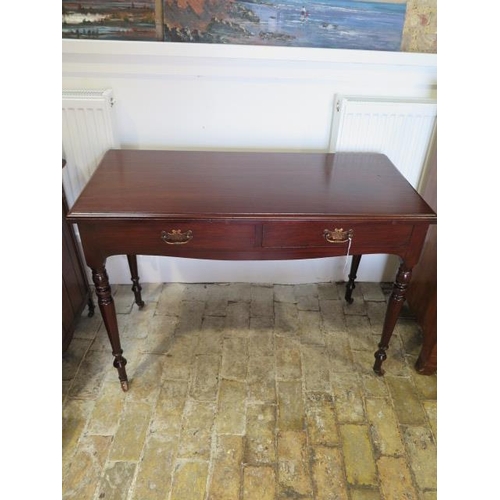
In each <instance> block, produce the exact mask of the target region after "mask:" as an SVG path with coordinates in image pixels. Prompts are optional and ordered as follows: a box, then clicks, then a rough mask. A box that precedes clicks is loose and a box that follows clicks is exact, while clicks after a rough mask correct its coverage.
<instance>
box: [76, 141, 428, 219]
mask: <svg viewBox="0 0 500 500" xmlns="http://www.w3.org/2000/svg"><path fill="white" fill-rule="evenodd" d="M103 200H106V203H103ZM296 215H300V216H302V215H305V216H307V218H308V219H313V218H315V217H320V218H324V217H325V216H327V217H340V218H343V219H348V220H350V221H354V220H361V221H365V220H367V218H368V219H369V220H376V219H377V218H382V219H383V220H386V219H387V217H389V216H390V217H391V219H392V220H394V221H406V220H408V221H411V222H412V223H414V222H415V221H417V220H420V221H421V222H432V221H433V220H434V212H433V211H432V210H431V209H430V208H429V206H428V205H427V204H426V203H425V202H424V201H423V200H422V198H421V197H420V196H419V195H418V194H417V193H416V192H415V191H414V190H413V188H411V186H410V185H409V184H408V182H407V181H406V179H405V178H404V177H403V176H402V175H401V174H400V173H399V171H398V170H397V169H396V168H395V167H394V165H392V163H391V162H390V161H389V160H388V158H387V157H386V156H384V155H374V154H369V153H336V154H322V153H321V154H320V153H318V154H313V153H232V152H209V153H208V152H200V151H198V152H185V151H169V152H168V153H167V154H166V152H165V151H137V150H112V151H109V152H108V153H107V154H106V156H105V157H104V159H103V161H102V163H101V166H100V168H99V169H97V170H96V172H95V173H94V175H93V176H92V178H91V179H90V181H89V183H88V185H87V186H86V188H85V189H84V191H83V193H82V195H81V196H80V198H79V199H78V200H77V202H76V203H75V205H74V206H73V208H72V211H71V219H72V220H74V221H77V220H79V219H85V220H88V219H90V218H93V217H95V218H98V219H101V220H102V219H104V218H105V219H119V220H124V219H141V218H147V219H148V220H151V219H163V218H165V217H167V218H193V217H194V218H196V219H217V218H223V219H226V218H228V217H234V218H238V219H242V218H246V217H254V216H257V217H259V218H267V217H269V218H277V217H279V218H281V217H284V218H293V217H295V216H296Z"/></svg>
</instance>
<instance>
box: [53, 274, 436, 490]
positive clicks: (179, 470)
mask: <svg viewBox="0 0 500 500" xmlns="http://www.w3.org/2000/svg"><path fill="white" fill-rule="evenodd" d="M390 290H391V286H390V285H387V284H383V283H382V284H376V283H358V284H357V287H356V289H355V291H354V294H353V296H354V298H355V301H354V303H353V304H352V305H348V304H346V303H345V301H344V300H343V299H342V297H343V293H344V285H343V284H330V283H328V284H306V285H257V284H255V285H252V284H145V285H143V298H144V300H145V302H146V306H145V307H144V309H142V310H139V309H138V308H137V306H136V305H135V304H133V293H132V292H131V291H130V286H128V285H127V286H125V285H119V286H115V287H114V288H113V291H114V299H115V305H116V308H117V313H118V323H119V327H120V332H121V338H122V347H123V349H124V356H125V358H127V360H128V365H127V371H128V375H129V380H130V390H129V391H128V392H127V393H124V392H122V391H121V389H120V384H119V382H118V377H117V372H116V370H115V369H114V368H113V366H112V359H113V358H112V355H111V349H110V346H109V342H108V339H107V336H106V331H105V328H104V326H103V324H102V319H101V315H100V313H99V310H98V308H97V307H96V312H95V315H94V317H92V318H88V317H87V316H86V312H84V314H83V315H82V318H81V320H80V321H79V324H78V326H77V330H76V331H75V335H74V338H73V341H72V343H71V345H70V347H69V349H68V351H67V352H66V353H65V354H64V355H63V361H62V368H63V369H62V374H63V381H62V387H63V403H62V433H63V434H62V436H63V437H62V442H63V450H62V467H63V470H62V477H63V485H62V498H63V499H65V500H66V499H77V500H86V499H89V500H100V499H104V500H150V499H151V500H153V499H155V500H156V499H162V500H226V499H227V500H271V499H280V500H281V499H283V500H284V499H305V500H307V499H309V500H312V499H315V500H326V499H329V500H434V499H436V498H437V494H436V489H437V479H436V477H437V476H436V467H437V465H436V463H437V461H436V427H437V425H436V411H437V406H436V398H437V383H436V380H437V377H436V376H422V375H418V374H417V373H416V372H415V370H414V368H413V366H414V363H415V361H416V359H417V356H418V353H419V349H420V344H421V331H420V329H419V327H418V326H417V324H416V323H415V321H414V318H412V316H411V313H410V312H409V311H408V309H407V308H406V306H405V308H404V310H403V314H402V315H401V318H400V319H399V321H398V324H397V326H396V329H395V332H394V335H393V338H392V341H391V346H390V349H389V351H388V359H387V360H386V361H385V363H384V368H385V370H386V374H385V376H384V377H378V376H376V375H375V374H374V373H373V371H372V365H373V359H374V358H373V353H374V352H375V350H376V348H377V343H378V341H379V337H380V332H381V328H382V321H383V314H384V311H385V306H386V300H387V298H388V295H389V293H390Z"/></svg>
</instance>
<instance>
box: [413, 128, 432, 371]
mask: <svg viewBox="0 0 500 500" xmlns="http://www.w3.org/2000/svg"><path fill="white" fill-rule="evenodd" d="M420 191H421V192H420V194H421V196H422V198H424V200H425V201H426V202H427V203H428V204H429V205H430V206H431V207H432V209H433V210H434V211H437V139H436V136H435V137H434V140H433V143H432V145H431V149H430V151H429V158H428V166H427V169H426V175H425V177H424V179H423V183H422V187H421V190H420ZM407 299H408V305H409V307H410V309H411V310H412V311H413V313H414V314H415V316H416V317H417V321H418V323H419V325H420V327H421V328H422V331H423V342H422V348H421V350H420V355H419V357H418V360H417V363H416V365H415V368H416V370H417V371H418V372H419V373H421V374H422V375H432V374H434V373H436V371H437V226H435V225H433V226H431V227H429V231H428V233H427V237H426V239H425V243H424V247H423V250H422V255H421V256H420V260H419V262H418V264H417V265H416V266H415V268H414V270H413V277H412V280H411V283H410V286H409V288H408V293H407Z"/></svg>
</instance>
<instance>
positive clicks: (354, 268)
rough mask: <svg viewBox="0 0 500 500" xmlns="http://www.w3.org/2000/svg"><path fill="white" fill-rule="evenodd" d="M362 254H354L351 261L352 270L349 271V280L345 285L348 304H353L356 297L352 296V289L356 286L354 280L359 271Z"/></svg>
mask: <svg viewBox="0 0 500 500" xmlns="http://www.w3.org/2000/svg"><path fill="white" fill-rule="evenodd" d="M361 257H362V256H361V255H353V256H352V262H351V271H350V272H349V281H348V282H347V285H346V287H345V300H346V302H347V303H348V304H352V303H353V302H354V299H353V298H352V291H353V290H354V289H355V288H356V285H355V284H354V281H355V279H356V275H357V272H358V267H359V263H360V261H361Z"/></svg>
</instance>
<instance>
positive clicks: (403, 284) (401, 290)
mask: <svg viewBox="0 0 500 500" xmlns="http://www.w3.org/2000/svg"><path fill="white" fill-rule="evenodd" d="M410 278H411V269H410V268H407V267H406V264H405V263H404V262H403V263H401V265H400V266H399V270H398V273H397V275H396V280H395V282H394V286H393V288H392V294H391V296H390V298H389V304H388V305H387V311H386V313H385V320H384V327H383V329H382V338H381V340H380V343H379V344H378V351H377V352H376V353H375V364H374V365H373V371H374V372H375V373H376V374H377V375H383V374H384V370H382V363H383V362H384V361H385V360H386V359H387V354H386V350H387V349H388V348H389V342H390V340H391V336H392V332H393V331H394V327H395V326H396V321H397V320H398V317H399V313H400V312H401V308H402V307H403V304H404V302H405V295H406V290H407V289H408V285H409V283H410Z"/></svg>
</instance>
